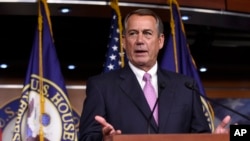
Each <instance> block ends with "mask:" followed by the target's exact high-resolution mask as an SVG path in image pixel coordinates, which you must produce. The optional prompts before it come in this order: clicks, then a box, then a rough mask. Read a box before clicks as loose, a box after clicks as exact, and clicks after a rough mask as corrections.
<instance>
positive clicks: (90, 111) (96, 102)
mask: <svg viewBox="0 0 250 141" xmlns="http://www.w3.org/2000/svg"><path fill="white" fill-rule="evenodd" d="M96 84H97V83H96V81H93V79H89V80H88V82H87V89H86V99H85V101H84V104H83V108H82V109H83V110H82V114H81V119H80V126H79V141H102V140H103V139H102V132H101V128H102V127H101V125H100V124H99V123H98V122H96V121H95V119H94V117H95V116H96V115H101V116H103V115H104V114H105V108H104V107H105V106H104V102H103V98H102V95H101V93H100V92H101V91H100V89H99V88H98V87H97V85H96Z"/></svg>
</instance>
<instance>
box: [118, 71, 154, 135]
mask: <svg viewBox="0 0 250 141" xmlns="http://www.w3.org/2000/svg"><path fill="white" fill-rule="evenodd" d="M120 78H121V85H120V87H121V89H122V90H123V91H124V93H125V94H126V95H127V96H128V97H129V98H130V99H131V101H132V102H133V103H134V104H135V106H136V107H137V108H138V110H139V111H140V112H141V114H142V115H143V116H144V117H145V119H146V121H148V120H149V118H150V115H151V110H150V108H149V105H148V103H147V101H146V98H145V97H144V94H143V91H142V89H141V87H140V84H139V83H138V81H137V79H136V76H135V75H134V73H133V72H132V70H131V69H130V68H129V67H125V68H124V69H123V71H122V73H121V75H120ZM151 126H153V128H154V130H155V132H156V131H157V128H158V127H157V124H156V122H155V120H154V118H153V117H152V118H151Z"/></svg>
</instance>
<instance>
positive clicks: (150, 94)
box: [143, 73, 158, 124]
mask: <svg viewBox="0 0 250 141" xmlns="http://www.w3.org/2000/svg"><path fill="white" fill-rule="evenodd" d="M143 80H144V81H145V85H144V88H143V92H144V95H145V97H146V99H147V101H148V104H149V107H150V109H151V110H153V108H154V105H155V103H156V99H157V97H156V91H155V89H154V87H153V85H152V84H151V82H150V81H151V75H150V74H148V73H145V74H144V76H143ZM153 115H154V118H155V121H156V123H157V124H158V104H157V105H156V107H155V110H154V113H153Z"/></svg>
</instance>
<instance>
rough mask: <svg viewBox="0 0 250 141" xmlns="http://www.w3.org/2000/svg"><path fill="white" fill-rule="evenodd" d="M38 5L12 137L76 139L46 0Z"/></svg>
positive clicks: (17, 139) (52, 140) (54, 140)
mask: <svg viewBox="0 0 250 141" xmlns="http://www.w3.org/2000/svg"><path fill="white" fill-rule="evenodd" d="M38 9H39V10H38V12H39V14H38V15H39V16H38V28H37V31H36V33H35V40H34V44H33V48H32V51H31V56H30V61H29V66H28V70H27V74H26V79H25V82H24V87H23V90H22V95H21V98H20V105H19V109H18V111H17V117H16V122H15V127H14V133H13V138H12V140H14V141H22V140H23V141H26V140H28V141H38V140H40V141H43V140H44V141H59V140H60V141H75V140H77V135H76V130H75V124H74V119H73V110H72V108H71V105H70V102H69V99H68V94H67V90H66V86H65V83H64V79H63V76H62V73H61V70H60V64H59V61H58V59H57V54H56V49H55V46H54V41H53V36H52V29H51V23H50V15H49V9H48V4H47V3H46V0H39V1H38Z"/></svg>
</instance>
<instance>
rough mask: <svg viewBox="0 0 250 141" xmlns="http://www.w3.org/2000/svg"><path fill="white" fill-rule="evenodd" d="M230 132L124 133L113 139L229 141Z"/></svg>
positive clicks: (130, 140)
mask: <svg viewBox="0 0 250 141" xmlns="http://www.w3.org/2000/svg"><path fill="white" fill-rule="evenodd" d="M229 137H230V136H229V134H191V133H190V134H127V135H126V134H122V135H115V136H113V139H112V141H229Z"/></svg>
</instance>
